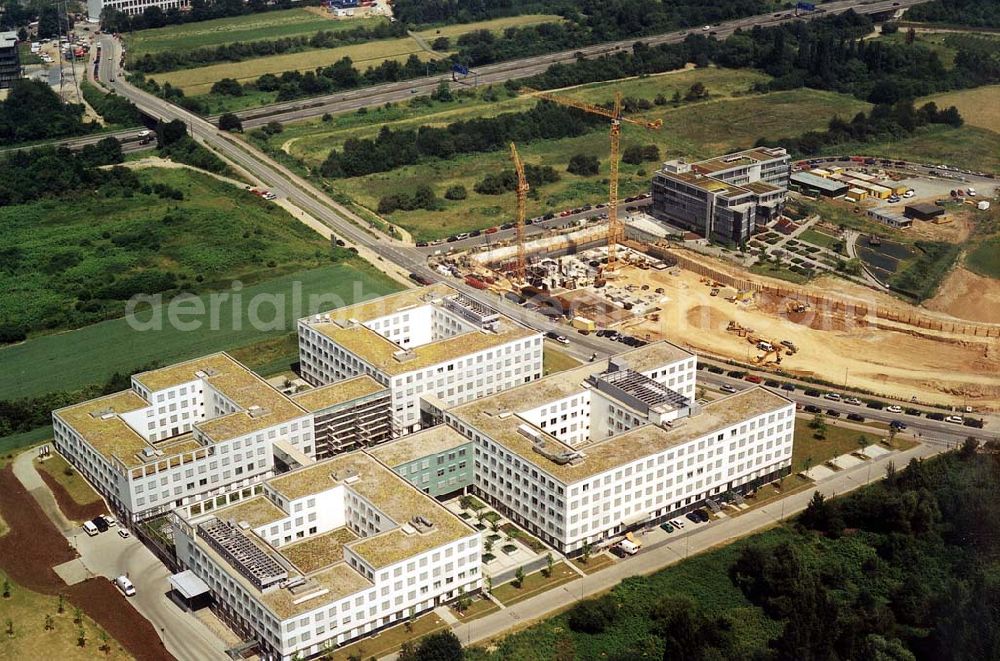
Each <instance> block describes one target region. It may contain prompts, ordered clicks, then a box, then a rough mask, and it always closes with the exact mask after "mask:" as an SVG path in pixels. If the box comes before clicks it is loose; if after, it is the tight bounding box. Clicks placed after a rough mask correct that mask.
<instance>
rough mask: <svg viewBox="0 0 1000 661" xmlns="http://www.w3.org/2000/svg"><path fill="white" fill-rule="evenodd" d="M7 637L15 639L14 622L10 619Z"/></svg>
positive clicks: (8, 619)
mask: <svg viewBox="0 0 1000 661" xmlns="http://www.w3.org/2000/svg"><path fill="white" fill-rule="evenodd" d="M7 637H8V638H13V637H14V620H12V619H10V618H9V617H8V618H7Z"/></svg>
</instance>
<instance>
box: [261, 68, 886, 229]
mask: <svg viewBox="0 0 1000 661" xmlns="http://www.w3.org/2000/svg"><path fill="white" fill-rule="evenodd" d="M759 80H766V77H765V76H763V75H762V74H759V73H756V72H750V71H734V70H726V69H700V70H685V71H678V72H674V73H670V74H663V75H659V76H652V77H648V78H641V79H629V80H624V81H618V82H615V83H603V84H595V85H588V86H586V87H579V88H574V89H571V90H567V91H565V92H564V93H565V94H567V95H574V96H577V97H578V98H587V99H590V100H591V101H593V102H603V101H605V100H607V99H609V98H611V95H612V94H613V92H614V90H615V89H616V88H618V89H620V90H621V91H622V93H623V95H625V96H626V97H629V96H631V97H637V98H645V99H646V100H649V101H652V99H653V98H654V97H655V96H656V95H657V94H663V95H664V96H665V97H666V98H667V99H670V98H672V96H673V94H674V91H680V92H681V94H682V95H683V94H684V93H685V92H686V91H687V90H688V89H689V88H690V87H691V85H692V84H693V83H695V82H701V83H703V84H704V85H705V87H706V88H707V89H708V92H709V95H710V96H709V99H708V100H707V101H700V102H692V103H683V102H682V103H681V105H680V106H678V107H674V106H673V105H672V104H670V103H668V104H667V105H664V106H653V107H652V108H651V109H650V110H648V111H644V112H640V113H636V114H634V115H633V116H634V117H641V118H643V119H647V120H652V119H655V118H660V119H663V121H664V129H663V130H661V131H657V132H654V131H645V130H642V129H639V128H636V127H631V126H627V127H626V128H625V131H624V134H623V140H622V144H623V148H624V147H628V146H629V145H644V144H656V145H657V146H658V147H659V148H660V154H661V157H662V159H663V160H666V159H668V158H676V157H686V158H700V157H707V156H711V155H714V154H718V153H721V152H723V151H726V150H729V149H736V148H744V147H749V146H752V145H753V144H754V143H755V142H756V141H757V140H758V139H759V138H762V137H766V138H772V139H773V138H780V137H786V136H793V135H798V134H800V133H802V132H804V131H807V130H810V129H815V128H821V127H822V126H824V125H825V124H826V122H827V121H828V120H829V118H830V117H831V116H833V115H834V114H839V115H841V116H851V115H853V114H854V113H855V112H857V111H858V110H863V109H866V108H867V107H868V104H866V103H864V102H861V101H857V100H856V99H853V98H851V97H847V96H843V95H838V94H833V93H826V92H817V91H813V90H793V91H785V92H775V93H771V94H766V95H753V94H749V93H748V90H749V88H750V87H751V85H752V84H753V83H754V82H757V81H759ZM531 103H533V102H532V101H531V100H530V99H525V98H523V97H516V98H506V99H503V100H501V101H499V102H495V103H486V102H484V101H482V100H481V99H460V100H458V101H452V102H450V103H446V104H437V103H435V104H431V105H430V106H429V107H427V108H422V109H416V110H415V109H414V108H413V107H412V106H411V107H409V108H406V107H400V106H394V107H392V108H390V109H384V110H383V109H379V110H378V111H371V112H369V113H368V114H367V115H364V116H362V117H360V118H359V117H358V116H351V117H338V118H335V119H334V120H333V121H331V122H326V123H324V122H321V121H314V122H310V123H306V124H302V125H298V126H289V127H287V128H286V130H285V131H284V132H283V133H281V134H280V135H278V136H275V137H273V138H271V139H270V142H269V144H270V145H271V147H272V148H283V149H284V150H285V151H287V152H288V153H290V154H291V155H292V156H294V157H296V158H298V159H300V160H301V161H303V162H304V163H305V164H306V165H307V166H309V167H313V168H315V167H318V166H319V165H320V164H321V163H322V162H323V160H324V159H325V158H326V155H327V154H328V153H329V151H330V150H331V149H335V148H338V147H339V146H340V145H341V144H342V143H343V142H344V141H345V140H346V139H348V138H365V137H372V136H374V135H375V134H376V133H377V132H378V131H379V130H380V129H381V127H382V126H388V127H390V128H392V129H396V130H398V129H412V128H416V127H418V126H420V125H424V124H426V125H434V126H442V125H445V124H447V123H450V122H454V121H458V120H462V119H470V118H473V117H489V116H494V115H496V114H498V113H500V112H511V111H518V110H524V109H526V108H528V107H530V104H531ZM608 149H609V147H608V137H607V134H606V132H604V131H602V130H595V131H592V132H590V133H588V134H585V135H582V136H578V137H574V138H565V139H558V140H545V141H538V142H534V143H530V144H521V145H518V150H519V151H520V153H521V156H522V158H523V159H524V161H525V162H526V163H529V164H532V165H541V166H546V165H547V166H551V167H553V168H554V169H555V170H557V171H558V172H559V173H560V175H561V176H560V180H559V181H557V182H555V183H549V184H546V185H543V186H540V187H539V188H538V189H537V192H536V193H533V196H532V197H529V200H528V208H527V211H528V214H529V215H531V216H535V215H541V214H544V213H546V212H548V211H558V210H560V209H564V208H568V207H573V206H579V205H582V204H586V203H591V204H593V203H597V202H600V201H602V200H604V199H606V196H607V192H606V191H607V181H606V177H607V174H608ZM578 153H588V154H596V155H597V156H598V158H599V159H600V161H601V166H600V171H599V172H598V174H597V175H590V176H578V175H573V174H569V173H567V172H566V166H567V163H568V162H569V159H570V158H571V157H572V156H573V155H574V154H578ZM657 165H658V163H656V162H649V163H643V164H640V165H629V164H625V163H623V164H622V166H621V181H620V190H621V195H622V197H627V196H630V195H635V194H637V193H640V192H643V191H646V190H648V189H649V182H650V179H651V177H652V172H653V169H654V168H655V167H656V166H657ZM510 167H511V165H510V160H509V155H508V153H507V152H506V151H497V152H492V153H486V154H472V155H466V154H463V155H459V156H457V157H455V158H452V159H448V160H427V161H424V162H421V163H418V164H415V165H411V166H406V167H402V168H399V169H396V170H393V171H391V172H382V173H375V174H372V175H367V176H363V177H355V178H346V179H340V180H337V181H334V182H333V186H334V187H335V188H336V189H337V190H338V191H339V192H343V193H345V194H347V195H348V196H349V197H351V198H352V199H354V200H355V201H356V202H357V203H359V204H360V205H362V206H364V207H367V208H370V209H375V208H376V207H377V206H378V200H379V199H380V198H381V197H382V196H385V195H388V194H391V193H398V192H400V191H412V190H414V189H415V188H416V187H417V186H418V185H420V184H423V183H431V185H432V186H433V188H434V190H435V192H436V193H437V194H438V196H439V197H440V196H442V195H443V194H444V192H445V190H446V189H447V188H449V187H451V186H454V185H462V186H464V187H465V188H466V190H467V191H468V197H467V198H466V199H465V200H461V201H446V202H445V204H444V208H443V209H442V210H439V211H426V210H417V211H398V212H395V213H393V214H391V215H390V216H389V219H390V220H391V221H392V222H394V223H397V224H399V225H401V226H402V227H404V228H405V229H407V230H408V231H410V232H411V233H412V234H413V236H414V238H415V239H416V240H418V241H419V240H430V239H434V238H439V237H442V236H447V235H449V234H453V233H456V232H462V231H469V230H473V229H480V228H484V227H489V226H492V225H498V224H502V223H504V222H508V221H510V220H512V216H513V199H512V196H510V195H506V196H504V195H480V194H478V193H475V192H474V191H473V187H474V186H475V184H476V182H477V181H479V180H480V179H482V177H483V176H484V175H485V174H487V173H499V172H500V171H502V170H504V169H508V168H510Z"/></svg>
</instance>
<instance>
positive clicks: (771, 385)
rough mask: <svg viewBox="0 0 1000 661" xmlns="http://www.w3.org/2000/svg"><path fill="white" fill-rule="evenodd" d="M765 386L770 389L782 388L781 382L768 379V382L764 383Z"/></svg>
mask: <svg viewBox="0 0 1000 661" xmlns="http://www.w3.org/2000/svg"><path fill="white" fill-rule="evenodd" d="M764 385H765V386H767V387H768V388H778V387H780V386H781V382H780V381H775V380H774V379H768V380H767V381H765V382H764Z"/></svg>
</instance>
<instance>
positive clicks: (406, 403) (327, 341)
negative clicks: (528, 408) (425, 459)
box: [298, 284, 542, 433]
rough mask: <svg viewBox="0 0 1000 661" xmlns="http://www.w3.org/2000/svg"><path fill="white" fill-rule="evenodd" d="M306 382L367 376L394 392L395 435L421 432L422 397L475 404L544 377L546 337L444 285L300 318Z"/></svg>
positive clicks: (300, 339) (300, 352)
mask: <svg viewBox="0 0 1000 661" xmlns="http://www.w3.org/2000/svg"><path fill="white" fill-rule="evenodd" d="M298 328H299V359H300V361H299V362H300V366H301V370H302V377H303V378H304V379H306V381H308V382H310V383H312V384H316V385H319V384H328V383H336V382H337V381H340V380H341V379H347V378H351V377H354V376H357V375H361V374H365V375H368V376H371V377H372V378H374V379H375V380H376V381H378V382H379V383H381V384H383V385H384V386H386V387H388V388H389V391H390V393H391V398H392V413H393V420H394V424H395V425H396V430H397V433H405V432H410V431H415V430H417V429H419V428H420V419H421V412H420V400H421V398H423V399H434V400H436V401H437V402H440V403H441V404H442V405H443V406H453V405H456V404H462V403H465V402H471V401H473V400H476V399H478V398H480V397H485V396H489V395H492V394H494V393H497V392H502V391H504V390H507V389H509V388H513V387H515V386H518V385H521V384H524V383H528V382H530V381H533V380H535V379H538V378H540V377H541V375H542V334H541V333H539V332H537V331H533V330H531V329H529V328H527V327H525V326H522V325H521V324H519V323H517V322H515V321H514V320H512V319H510V318H508V317H506V316H504V315H501V314H500V313H498V312H497V311H496V310H493V309H491V308H489V307H486V306H484V305H481V304H479V303H478V302H476V301H473V300H471V299H469V298H467V297H466V296H464V295H463V294H460V293H459V292H457V291H456V290H455V289H453V288H452V287H449V286H447V285H445V284H437V285H432V286H430V287H423V288H419V289H411V290H407V291H402V292H399V293H398V294H393V295H391V296H385V297H382V298H379V299H376V300H373V301H369V302H366V303H361V304H358V305H352V306H349V307H345V308H340V309H337V310H332V311H330V312H328V313H325V314H320V315H314V316H312V317H307V318H305V319H302V320H300V321H299V327H298Z"/></svg>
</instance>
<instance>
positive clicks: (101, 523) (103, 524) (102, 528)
mask: <svg viewBox="0 0 1000 661" xmlns="http://www.w3.org/2000/svg"><path fill="white" fill-rule="evenodd" d="M90 522H91V523H93V524H94V525H95V526H96V527H97V530H98V531H99V532H107V530H108V528H109V527H110V526H108V522H107V521H105V520H104V517H103V516H95V517H94V518H93V519H91V520H90Z"/></svg>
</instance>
